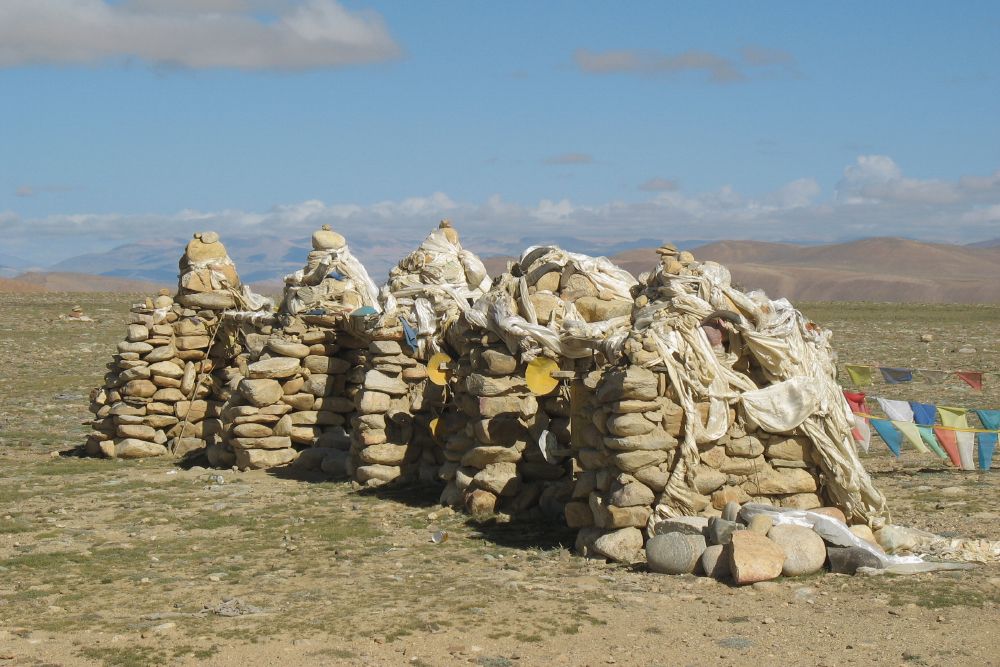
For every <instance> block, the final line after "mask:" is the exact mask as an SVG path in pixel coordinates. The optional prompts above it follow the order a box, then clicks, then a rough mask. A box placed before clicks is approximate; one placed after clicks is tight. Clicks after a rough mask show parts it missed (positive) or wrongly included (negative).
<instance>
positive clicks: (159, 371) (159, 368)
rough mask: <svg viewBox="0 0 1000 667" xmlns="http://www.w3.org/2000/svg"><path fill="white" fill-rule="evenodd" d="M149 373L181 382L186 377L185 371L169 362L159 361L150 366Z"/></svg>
mask: <svg viewBox="0 0 1000 667" xmlns="http://www.w3.org/2000/svg"><path fill="white" fill-rule="evenodd" d="M149 372H150V373H151V374H152V375H159V376H160V377H166V378H171V379H174V380H180V379H181V378H182V377H184V369H183V368H181V367H180V366H178V365H177V364H174V363H171V362H169V361H158V362H156V363H154V364H150V365H149Z"/></svg>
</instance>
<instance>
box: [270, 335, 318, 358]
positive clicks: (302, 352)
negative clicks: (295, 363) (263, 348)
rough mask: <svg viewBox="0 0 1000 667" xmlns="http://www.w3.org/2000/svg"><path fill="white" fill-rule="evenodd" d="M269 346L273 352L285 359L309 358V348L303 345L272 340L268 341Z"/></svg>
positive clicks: (276, 339) (277, 339)
mask: <svg viewBox="0 0 1000 667" xmlns="http://www.w3.org/2000/svg"><path fill="white" fill-rule="evenodd" d="M267 346H268V347H269V348H270V349H271V351H272V352H274V353H275V354H280V355H281V356H283V357H293V358H295V359H305V358H306V357H307V356H309V346H308V345H303V344H302V343H293V342H291V341H287V340H281V339H280V338H270V339H268V341H267Z"/></svg>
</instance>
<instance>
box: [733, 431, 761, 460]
mask: <svg viewBox="0 0 1000 667" xmlns="http://www.w3.org/2000/svg"><path fill="white" fill-rule="evenodd" d="M763 453H764V445H762V444H761V443H760V440H758V439H757V438H755V437H754V436H752V435H745V436H743V437H742V438H730V440H729V442H727V443H726V456H750V457H758V456H760V455H761V454H763Z"/></svg>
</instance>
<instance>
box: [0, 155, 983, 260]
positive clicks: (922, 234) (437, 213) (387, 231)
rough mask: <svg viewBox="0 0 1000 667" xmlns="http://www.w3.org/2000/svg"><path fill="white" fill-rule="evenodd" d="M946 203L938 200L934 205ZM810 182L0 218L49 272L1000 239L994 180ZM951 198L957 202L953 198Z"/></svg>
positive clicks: (867, 163)
mask: <svg viewBox="0 0 1000 667" xmlns="http://www.w3.org/2000/svg"><path fill="white" fill-rule="evenodd" d="M942 193H944V194H945V195H947V196H944V195H942ZM822 194H823V192H822V188H821V187H820V185H819V184H818V183H817V182H816V180H815V179H813V178H808V177H807V178H800V179H796V180H793V181H791V182H789V183H787V184H785V185H782V186H780V187H778V188H776V189H774V190H773V191H771V192H768V193H764V194H761V195H758V196H753V197H749V196H746V195H744V194H742V193H740V192H739V191H737V190H736V189H735V188H734V187H732V186H731V185H725V186H723V187H720V188H717V189H715V190H711V191H706V192H693V193H688V192H684V191H682V190H679V189H677V190H660V191H657V192H656V193H655V194H653V195H652V196H650V197H648V198H646V199H643V200H641V201H634V202H627V201H611V202H607V203H605V204H602V205H580V204H574V203H573V202H572V201H570V200H569V199H561V200H555V199H545V200H542V201H540V202H538V203H537V204H535V205H530V206H523V205H520V204H517V203H514V202H507V201H504V200H503V198H502V197H501V196H500V195H498V194H495V195H493V196H491V197H489V198H488V199H487V200H486V201H485V202H483V203H481V204H476V203H471V202H462V201H455V200H453V199H452V198H451V197H449V196H448V195H446V194H444V193H442V192H435V193H432V194H430V195H428V196H426V197H411V198H406V199H402V200H400V201H383V202H378V203H374V204H366V205H362V204H351V203H336V204H332V205H328V204H325V203H323V202H320V201H316V200H311V201H305V202H302V203H299V204H293V205H287V206H276V207H274V208H273V209H271V210H270V211H267V212H264V213H256V212H243V211H237V210H224V211H217V212H200V211H191V210H184V211H181V212H179V213H177V214H175V215H171V216H157V215H88V214H79V215H55V216H48V217H45V218H22V217H21V216H19V215H18V214H16V213H14V212H6V213H2V212H0V238H3V239H4V242H5V244H7V245H6V247H8V248H10V250H8V251H7V252H15V251H16V252H18V253H19V254H21V255H22V256H24V257H25V258H26V259H29V260H30V261H32V262H36V263H39V264H51V263H53V262H55V261H57V260H59V259H64V258H66V257H70V256H73V255H78V254H80V253H83V252H90V251H96V250H107V249H109V248H111V247H113V246H114V245H118V244H120V243H123V242H126V241H131V240H137V239H141V238H150V237H159V238H163V237H168V238H185V237H187V238H190V235H191V234H192V233H194V232H200V231H205V230H209V229H213V230H215V231H217V232H219V233H220V234H222V235H223V237H224V238H225V237H227V236H234V237H235V236H275V235H277V236H283V237H296V238H304V237H306V236H307V235H308V234H309V233H310V232H312V231H314V230H315V229H317V228H318V227H319V226H320V225H323V224H330V225H332V226H333V228H334V229H336V230H339V231H340V232H341V233H343V234H344V235H345V236H347V237H348V240H349V241H350V240H351V239H352V238H353V239H355V240H357V242H358V243H361V244H367V245H368V246H376V245H378V244H385V243H388V242H390V241H393V240H397V241H398V240H400V239H416V238H421V237H422V236H423V235H424V234H426V232H427V230H429V229H431V228H433V227H435V226H436V225H437V222H438V221H439V220H441V219H444V218H448V219H450V220H452V222H453V224H454V225H455V227H456V229H458V231H459V232H460V233H461V234H462V238H463V239H465V240H468V241H469V243H468V244H467V245H469V247H470V248H472V249H475V250H476V251H478V252H486V251H490V252H496V251H497V250H501V251H505V252H506V251H509V250H510V248H511V247H512V244H513V245H515V246H516V244H517V242H518V241H519V239H521V238H524V237H538V236H545V235H548V236H552V237H559V236H572V237H576V238H581V239H588V240H594V241H602V240H603V241H622V240H629V239H639V238H658V239H663V240H685V239H692V238H696V239H709V240H710V239H725V238H744V239H754V240H761V241H804V242H809V241H816V242H825V241H840V240H846V239H854V238H859V237H866V236H904V237H907V238H917V239H923V240H928V241H947V242H953V243H967V242H972V241H978V240H983V239H988V238H995V237H1000V173H994V174H993V175H991V176H985V177H983V176H967V177H963V178H961V179H958V180H943V179H927V180H918V179H910V178H908V177H906V176H905V175H904V174H903V171H902V169H901V168H900V167H899V166H898V165H896V164H895V162H894V161H892V160H891V159H890V158H888V157H885V156H865V157H862V158H859V159H858V160H857V161H856V162H855V164H853V165H850V166H848V167H847V169H846V170H845V175H844V179H843V180H841V181H840V183H838V184H837V190H836V192H835V193H833V196H832V197H829V198H827V199H826V200H822V199H821V198H820V197H821V195H822ZM956 197H957V198H956Z"/></svg>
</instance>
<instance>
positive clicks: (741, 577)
mask: <svg viewBox="0 0 1000 667" xmlns="http://www.w3.org/2000/svg"><path fill="white" fill-rule="evenodd" d="M784 564H785V552H784V551H782V550H781V547H779V546H778V545H777V544H775V543H774V542H772V541H771V540H769V539H768V538H766V537H765V536H763V535H761V534H759V533H755V532H754V531H752V530H738V531H736V532H734V533H733V534H732V542H731V544H730V546H729V570H730V572H731V573H732V575H733V580H734V581H735V582H736V584H737V585H739V586H742V585H744V584H753V583H756V582H758V581H770V580H771V579H774V578H776V577H778V576H779V575H780V574H781V568H782V567H783V566H784Z"/></svg>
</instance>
